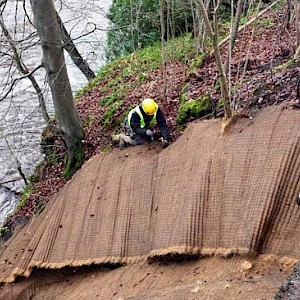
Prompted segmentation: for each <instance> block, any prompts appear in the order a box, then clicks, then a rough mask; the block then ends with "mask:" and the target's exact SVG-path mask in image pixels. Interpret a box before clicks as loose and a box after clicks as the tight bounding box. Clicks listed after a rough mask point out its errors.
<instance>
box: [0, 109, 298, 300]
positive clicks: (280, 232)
mask: <svg viewBox="0 0 300 300" xmlns="http://www.w3.org/2000/svg"><path fill="white" fill-rule="evenodd" d="M299 121H300V112H299V111H298V110H291V109H286V107H284V106H279V107H273V108H268V109H265V110H263V111H262V112H260V113H259V114H258V115H257V116H256V117H255V118H254V119H252V118H251V119H250V118H237V119H236V122H235V123H234V124H233V125H232V126H231V127H230V128H229V130H228V131H227V132H225V133H224V134H221V133H220V128H221V121H220V120H211V121H205V122H198V123H194V124H191V125H190V126H189V128H188V129H187V130H186V132H185V133H184V134H183V136H182V137H180V138H179V139H178V140H177V141H176V142H175V143H174V144H173V145H171V146H170V147H169V148H167V149H165V150H164V151H162V152H160V153H158V152H159V150H158V149H157V148H156V147H155V146H153V147H152V146H150V145H149V146H141V147H136V148H131V149H126V150H123V151H120V150H115V151H113V152H112V153H108V154H101V155H98V156H96V157H94V158H92V159H91V160H89V161H88V162H87V163H85V165H84V167H83V168H82V169H81V170H80V171H79V172H78V173H77V174H76V175H75V176H74V178H73V179H72V180H71V181H70V182H69V183H68V184H67V185H66V186H65V187H64V188H63V189H62V190H61V191H60V192H59V193H58V194H57V195H56V196H55V199H53V201H51V203H50V205H49V206H47V208H46V209H45V210H44V211H43V212H42V213H41V214H40V215H38V216H36V217H35V218H34V219H33V220H32V221H31V222H30V223H29V224H28V225H27V226H26V227H24V228H23V229H22V230H21V231H20V232H19V233H18V234H17V235H16V236H15V237H14V238H12V239H10V240H9V241H8V242H7V243H6V244H5V245H4V247H2V248H1V251H2V255H1V257H0V262H1V264H0V274H1V281H2V282H13V281H14V280H15V278H16V277H17V276H30V274H31V272H32V270H33V268H36V267H37V268H39V269H45V268H51V269H61V268H63V267H79V266H89V265H92V264H93V265H101V264H102V265H103V264H105V265H107V264H108V265H118V264H131V263H135V264H136V265H135V266H133V267H130V266H129V267H123V268H121V269H120V270H114V271H109V272H107V271H105V272H104V273H103V272H101V271H99V272H100V273H101V274H102V275H103V274H105V275H103V278H102V277H101V279H99V280H100V282H102V283H101V286H102V288H103V290H102V292H101V293H102V295H104V294H105V293H108V290H109V287H116V284H117V283H118V279H117V278H123V277H122V276H123V275H124V276H128V277H133V278H135V277H134V276H137V277H136V279H135V280H137V282H143V281H144V279H143V278H144V277H143V276H145V272H146V274H148V273H149V274H152V271H153V270H152V271H147V270H148V269H149V268H150V269H151V268H157V271H155V272H158V274H156V275H157V277H155V282H156V281H157V280H158V281H161V283H163V282H165V281H164V280H167V282H166V283H165V285H164V284H162V285H161V284H155V283H154V281H153V282H152V281H151V280H150V281H148V280H146V282H147V284H148V285H149V286H145V289H146V291H147V292H146V293H145V290H139V289H137V290H136V292H135V293H133V294H130V293H131V292H130V285H132V284H133V281H131V279H130V280H129V279H128V281H126V280H125V281H124V282H127V283H126V286H124V288H122V289H121V290H123V289H125V290H126V291H127V292H126V293H125V292H124V293H125V294H126V297H131V296H134V297H137V298H136V299H158V298H161V299H199V298H197V297H199V295H198V296H195V297H194V296H193V295H194V294H195V293H194V292H193V291H191V290H193V289H194V288H196V290H194V291H200V290H201V288H202V287H201V285H200V286H198V285H197V286H190V285H189V281H188V280H187V281H184V276H183V275H182V274H185V272H188V271H187V270H188V269H189V268H191V269H189V271H191V270H192V269H193V268H194V269H197V268H201V270H202V269H203V270H202V271H203V272H200V273H201V274H202V275H203V278H207V279H208V280H209V278H211V280H209V282H210V284H211V287H213V288H212V289H213V290H215V291H214V292H213V291H212V293H215V296H212V297H213V298H209V297H210V296H209V294H205V293H204V294H203V295H204V296H205V295H207V296H206V297H208V298H207V299H222V298H217V296H216V295H218V294H220V293H223V290H222V289H223V288H222V284H221V283H220V282H221V281H222V280H221V278H222V277H224V278H227V279H228V280H230V278H231V276H233V277H232V278H234V280H239V277H240V276H239V275H241V274H240V273H243V272H244V271H249V270H253V272H254V270H255V268H254V266H257V268H258V269H257V270H256V272H258V273H259V274H260V275H261V274H265V273H266V274H268V276H266V277H264V278H261V280H254V281H253V287H254V288H253V293H254V294H253V293H252V294H251V297H252V298H247V299H255V298H253V295H255V293H256V295H257V299H263V298H264V297H265V296H263V297H262V298H261V297H260V295H265V293H269V294H268V295H269V296H270V295H271V294H270V293H271V292H272V293H274V291H275V288H276V287H277V288H278V287H279V283H280V282H281V281H282V280H283V278H284V275H286V274H287V272H289V271H291V267H292V265H293V264H294V263H295V262H296V261H297V260H298V259H299V257H300V242H299V238H298V237H299V231H300V223H299V214H300V210H299V208H298V206H296V204H295V201H294V200H295V199H294V198H295V195H296V194H297V192H298V190H299V189H300V182H299V169H300V156H299V152H300V145H299V138H300V131H299ZM256 254H260V255H261V254H263V255H271V256H269V257H271V258H272V259H271V262H270V260H265V259H263V258H262V257H261V256H258V257H255V255H256ZM187 256H188V257H192V258H193V259H200V258H202V260H197V261H196V262H193V263H191V262H190V263H188V264H187V265H185V264H183V265H182V266H181V267H180V266H178V268H179V269H178V275H176V274H177V273H176V272H177V271H176V269H177V265H173V264H171V267H170V266H169V267H167V269H165V266H164V265H157V263H154V266H153V267H151V266H147V264H145V262H146V261H148V262H153V261H156V260H158V261H166V260H168V259H169V258H172V257H173V258H174V257H187ZM214 256H217V257H219V256H221V257H227V258H228V257H232V256H234V258H231V259H230V260H220V259H219V258H214ZM236 256H237V257H236ZM240 256H243V258H242V259H241V258H240ZM203 257H207V258H205V259H203ZM245 259H247V261H246V262H245V261H244V260H245ZM262 261H263V262H264V263H262ZM266 261H267V262H268V261H269V262H268V263H266ZM275 262H276V263H275ZM277 263H278V265H277V266H278V267H276V264H277ZM206 264H207V265H206ZM221 265H222V267H220V266H221ZM261 265H264V266H265V267H266V272H264V271H262V270H261V269H259V266H261ZM188 266H190V267H188ZM229 266H230V267H229ZM131 268H132V269H131ZM168 268H169V269H170V268H171V269H172V268H173V271H170V273H169V275H168V276H167V277H166V278H165V279H164V276H162V274H163V273H164V272H165V271H166V270H168ZM181 268H182V269H181ZM207 268H208V269H209V270H210V271H207V272H208V273H206V272H205V270H208V269H207ZM274 268H275V269H276V270H275V269H274ZM137 269H141V272H140V273H139V272H138V271H137ZM150 269H149V270H150ZM180 270H181V271H180ZM184 270H186V271H184ZM39 272H42V274H43V271H42V270H40V271H39ZM48 272H49V271H48ZM159 272H162V273H161V275H159ZM219 272H221V273H219ZM232 272H233V273H232ZM46 273H47V272H46ZM46 273H45V274H46ZM135 273H136V274H135ZM59 274H60V271H52V273H51V276H50V277H51V279H53V278H55V277H56V276H58V277H59V276H60V275H59ZM97 274H98V273H97ZM114 274H116V277H114ZM143 274H144V275H143ZM172 274H173V275H172ZM218 274H219V275H218ZM230 274H231V275H230ZM232 274H234V275H232ZM102 275H97V276H102ZM86 276H89V275H86ZM93 276H95V275H93ZM147 276H148V275H147ZM147 276H146V277H147ZM218 276H220V277H218ZM249 276H250V277H251V278H252V279H253V278H254V277H255V276H254V275H253V274H252V275H249ZM272 276H273V277H274V278H273V277H272ZM250 277H249V278H250ZM33 278H34V276H33V277H32V278H31V279H29V281H26V279H25V280H23V281H22V282H21V283H20V284H19V283H15V284H13V285H6V286H4V287H3V289H2V292H3V293H7V291H8V290H9V291H10V294H13V293H17V294H18V293H19V294H20V295H21V294H22V293H27V292H28V289H29V291H31V290H32V289H33V290H34V291H35V293H36V294H37V291H39V290H40V291H41V290H43V289H45V288H46V287H45V286H44V285H43V283H41V282H40V281H39V284H37V285H36V283H34V282H35V281H34V279H33ZM39 278H41V276H39ZM45 278H47V276H45ZM109 278H110V279H109ZM200 278H201V276H200ZM218 278H219V279H218ZM249 278H248V279H247V277H244V278H243V284H244V283H245V284H246V283H247V282H248V281H247V280H250V281H251V280H252V279H251V278H250V279H249ZM47 280H48V281H49V280H50V279H49V278H48V279H45V282H47ZM53 280H54V279H53ZM76 280H77V279H76ZM178 280H182V281H183V284H182V285H180V286H181V287H180V288H179V290H181V292H182V293H184V291H185V290H186V291H188V290H189V291H191V297H190V296H189V297H188V298H174V297H175V296H172V295H175V294H176V295H177V294H178V293H179V292H178V293H177V292H176V293H175V294H174V291H173V292H172V291H169V292H167V293H166V295H167V296H166V297H165V296H164V295H165V293H164V290H165V289H167V290H168V287H171V289H175V286H176V283H175V282H176V281H178ZM199 280H200V281H201V279H199ZM204 280H206V279H204ZM214 280H215V281H214ZM264 280H265V281H264ZM50 281H51V280H50ZM32 282H33V283H32ZM218 282H219V283H218ZM270 282H273V283H272V284H270ZM32 284H33V285H32ZM127 285H129V286H127ZM233 285H234V284H233ZM268 285H269V287H270V289H266V286H268ZM46 286H49V287H51V286H52V288H53V289H54V290H53V291H52V292H51V290H48V294H49V295H52V296H53V294H52V293H54V292H55V290H56V289H55V285H51V284H50V283H49V282H48V284H46ZM76 286H77V284H76ZM78 286H80V287H81V288H80V289H82V290H78V291H77V290H76V288H75V289H74V286H73V287H72V288H73V290H72V292H74V293H79V294H81V295H84V293H90V292H92V290H91V291H88V290H87V288H86V287H84V286H85V284H84V283H82V284H78ZM21 287H23V288H21ZM41 287H43V288H41ZM121 287H123V284H122V286H121ZM20 288H21V292H20ZM199 288H200V290H199ZM46 289H47V288H46ZM107 289H108V290H107ZM118 289H119V288H118ZM118 289H117V290H118ZM225 290H226V288H225ZM241 290H242V291H243V292H242V294H241V295H240V296H239V295H238V294H231V296H232V298H228V299H234V298H233V297H236V299H243V298H244V299H245V293H244V292H245V290H244V288H241ZM109 292H110V290H109ZM181 292H180V293H181ZM99 293H100V292H99ZM101 293H100V294H101ZM103 293H104V294H103ZM172 293H173V294H172ZM180 293H179V294H180ZM197 293H198V292H197ZM197 293H196V294H197ZM207 293H208V291H207ZM234 293H236V289H235V291H234ZM63 294H64V292H63ZM100 294H98V295H100ZM125 294H124V295H125ZM107 295H108V294H107ZM168 295H169V296H168ZM114 296H115V295H113V296H111V298H112V299H114ZM269 296H268V297H269ZM68 297H69V296H68ZM72 297H73V296H72ZM74 297H75V296H74ZM74 297H73V298H67V297H66V298H65V299H84V297H83V296H82V297H81V298H80V297H75V298H74ZM103 297H104V296H103ZM103 297H102V299H107V298H105V297H108V296H105V297H104V298H103ZM118 297H119V296H118ZM118 297H115V299H118ZM120 297H121V296H120ZM163 297H165V298H163ZM176 297H177V296H176ZM178 297H179V296H178ZM193 297H194V298H193ZM268 297H266V299H268ZM92 298H93V297H92ZM108 298H109V297H108ZM36 299H38V297H37V298H36ZM100 299H101V298H100ZM223 299H224V298H223Z"/></svg>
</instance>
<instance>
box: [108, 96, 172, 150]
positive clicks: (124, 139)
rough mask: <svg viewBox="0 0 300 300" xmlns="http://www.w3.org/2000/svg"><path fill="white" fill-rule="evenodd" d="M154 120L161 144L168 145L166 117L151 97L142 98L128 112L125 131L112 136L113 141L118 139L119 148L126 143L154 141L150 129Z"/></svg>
mask: <svg viewBox="0 0 300 300" xmlns="http://www.w3.org/2000/svg"><path fill="white" fill-rule="evenodd" d="M155 122H156V123H157V125H158V128H159V130H160V134H161V138H160V140H161V142H162V146H163V148H165V147H167V146H168V145H169V130H168V127H167V123H166V119H165V117H164V115H163V113H162V111H161V109H160V108H159V107H158V105H157V103H156V102H155V101H154V100H153V99H151V98H146V99H144V100H143V101H142V102H141V103H140V104H139V105H137V106H136V107H135V108H133V109H132V110H131V111H130V112H129V113H128V115H127V116H126V118H125V126H124V127H125V133H121V134H119V135H114V136H112V137H113V141H114V142H116V141H118V142H119V147H120V148H121V149H122V148H124V146H125V145H126V144H129V145H133V146H137V145H141V144H144V143H146V142H151V141H154V140H155V139H156V138H157V135H156V134H155V132H154V131H153V129H152V128H153V125H154V124H155Z"/></svg>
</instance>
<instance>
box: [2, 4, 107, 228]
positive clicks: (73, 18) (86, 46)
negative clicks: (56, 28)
mask: <svg viewBox="0 0 300 300" xmlns="http://www.w3.org/2000/svg"><path fill="white" fill-rule="evenodd" d="M111 2H112V1H111V0H109V1H107V0H90V1H83V2H81V1H78V0H62V1H55V6H56V9H57V10H58V11H59V14H60V17H61V19H62V20H63V21H64V24H65V27H66V28H67V30H68V31H69V32H70V34H71V37H72V38H73V40H74V43H75V44H76V47H77V49H78V50H79V52H80V53H81V55H82V56H83V58H84V59H86V60H87V61H88V63H89V65H90V67H91V68H92V70H93V71H94V72H95V73H96V72H97V71H98V70H99V68H100V66H101V65H103V64H104V63H105V56H104V54H105V44H106V29H107V28H108V20H107V18H106V17H105V15H106V13H107V12H108V9H109V7H110V5H111ZM22 5H23V1H14V0H10V1H8V2H7V5H6V7H5V10H4V11H3V14H2V16H3V19H4V22H5V24H6V27H7V28H8V29H9V32H10V34H11V36H12V38H13V40H14V41H22V40H24V39H25V37H28V36H29V35H30V34H34V29H33V27H32V26H31V25H30V23H29V22H28V21H27V20H26V17H25V13H24V9H23V7H22ZM25 7H26V11H27V14H28V15H29V16H30V17H31V16H32V14H31V8H30V4H29V1H26V6H25ZM24 22H25V26H24ZM95 28H96V30H95ZM91 31H93V32H92V33H90V34H88V35H85V34H87V33H88V32H91ZM0 33H1V35H0V99H1V98H3V96H4V95H5V94H6V93H7V91H8V90H9V87H8V85H7V83H11V82H13V81H14V80H15V79H16V78H19V77H20V74H19V72H18V70H17V69H16V67H14V66H13V65H12V64H11V62H12V61H11V58H9V57H8V56H7V55H1V52H2V53H3V52H6V51H7V42H6V39H5V37H4V36H3V34H2V32H1V31H0ZM37 41H38V38H37V36H35V35H34V36H31V38H30V40H29V41H28V40H27V41H23V42H18V43H16V45H17V46H18V47H22V59H23V61H24V62H25V65H26V66H27V68H28V69H29V70H33V69H34V68H35V67H36V66H38V65H39V64H40V62H41V60H42V52H41V48H40V46H39V45H38V44H35V45H34V46H32V44H33V43H35V42H37ZM65 58H66V64H67V67H68V73H69V78H70V82H71V86H72V90H73V92H74V93H75V92H76V91H77V90H79V89H80V88H82V87H83V86H84V85H85V84H86V83H87V80H86V78H85V77H84V75H83V74H82V73H81V72H80V71H79V70H78V69H77V67H76V66H75V65H74V64H73V62H72V60H71V59H70V57H69V56H68V54H67V53H65ZM34 75H35V77H36V79H37V80H38V82H39V84H40V86H41V87H42V89H43V94H44V97H45V99H46V105H47V110H48V113H49V115H50V116H53V115H54V111H53V105H52V100H51V94H50V89H49V87H48V86H47V84H46V83H45V72H44V71H43V70H42V69H41V70H38V71H37V72H36V73H35V74H34ZM44 127H45V122H44V120H43V118H42V114H41V111H40V108H39V103H38V99H37V95H36V94H35V91H34V89H33V88H32V86H31V83H30V81H29V80H28V79H23V80H20V81H16V84H15V85H14V89H13V90H12V92H10V93H9V96H8V97H7V98H6V99H4V100H3V101H0V225H1V223H2V222H3V220H4V218H5V217H6V216H7V214H9V213H11V212H12V211H13V209H14V208H15V206H16V205H17V203H18V198H16V197H15V196H14V195H15V192H20V191H21V189H22V187H23V186H24V182H23V180H21V179H19V178H20V175H19V172H18V170H17V161H19V162H20V163H21V166H22V171H23V172H24V173H25V174H26V176H29V175H30V174H31V173H32V172H33V170H34V167H35V166H36V165H37V163H38V162H40V161H41V159H42V156H41V154H40V147H39V142H40V136H41V132H42V130H43V128H44ZM16 179H17V180H16ZM8 181H13V182H11V183H6V182H8Z"/></svg>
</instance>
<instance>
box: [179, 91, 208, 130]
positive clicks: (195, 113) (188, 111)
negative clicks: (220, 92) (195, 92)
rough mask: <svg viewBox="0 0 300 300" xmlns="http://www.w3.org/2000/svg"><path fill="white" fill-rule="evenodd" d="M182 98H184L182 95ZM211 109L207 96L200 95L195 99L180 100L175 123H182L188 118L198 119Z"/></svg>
mask: <svg viewBox="0 0 300 300" xmlns="http://www.w3.org/2000/svg"><path fill="white" fill-rule="evenodd" d="M182 99H184V97H183V96H182ZM211 111H212V104H211V101H210V99H209V97H208V96H204V97H200V98H198V99H196V100H193V99H192V100H187V101H182V103H181V105H180V108H179V112H178V116H177V123H178V124H179V125H180V124H184V123H186V122H187V121H188V119H190V118H193V119H198V118H201V117H202V116H204V115H206V114H207V113H209V112H211Z"/></svg>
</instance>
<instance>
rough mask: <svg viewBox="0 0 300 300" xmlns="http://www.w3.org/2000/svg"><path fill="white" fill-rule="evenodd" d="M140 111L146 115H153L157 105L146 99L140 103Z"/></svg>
mask: <svg viewBox="0 0 300 300" xmlns="http://www.w3.org/2000/svg"><path fill="white" fill-rule="evenodd" d="M142 109H143V111H144V112H145V113H146V114H147V115H154V114H155V113H156V111H157V109H158V105H157V103H156V102H155V101H154V100H153V99H151V98H147V99H144V100H143V101H142Z"/></svg>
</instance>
